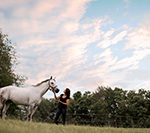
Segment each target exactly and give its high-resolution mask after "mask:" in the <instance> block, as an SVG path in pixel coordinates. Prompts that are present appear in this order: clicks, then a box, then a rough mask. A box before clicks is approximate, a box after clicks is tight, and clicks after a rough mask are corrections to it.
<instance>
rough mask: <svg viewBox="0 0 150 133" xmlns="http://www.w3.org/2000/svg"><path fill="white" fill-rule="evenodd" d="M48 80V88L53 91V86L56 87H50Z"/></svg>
mask: <svg viewBox="0 0 150 133" xmlns="http://www.w3.org/2000/svg"><path fill="white" fill-rule="evenodd" d="M50 80H51V79H50ZM50 80H49V81H48V89H50V90H52V91H54V88H56V86H55V87H52V86H51V85H50Z"/></svg>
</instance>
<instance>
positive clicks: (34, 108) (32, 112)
mask: <svg viewBox="0 0 150 133" xmlns="http://www.w3.org/2000/svg"><path fill="white" fill-rule="evenodd" d="M37 107H38V106H34V107H33V108H32V111H31V115H30V121H32V117H33V115H34V113H35V111H36V109H37Z"/></svg>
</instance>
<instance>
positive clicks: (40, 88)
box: [0, 76, 59, 121]
mask: <svg viewBox="0 0 150 133" xmlns="http://www.w3.org/2000/svg"><path fill="white" fill-rule="evenodd" d="M48 90H51V91H55V92H56V93H57V92H59V89H58V88H57V85H56V81H55V79H53V78H52V76H51V78H50V79H47V80H44V81H42V82H41V83H38V84H37V85H33V86H31V87H27V88H19V87H16V86H6V87H3V88H1V89H0V110H1V111H2V119H5V117H6V111H7V109H8V108H9V105H10V104H9V102H7V101H10V100H11V101H12V102H13V103H15V104H18V105H27V106H29V107H28V113H27V120H30V121H32V116H33V114H34V113H35V111H36V109H37V107H38V105H39V104H40V103H41V100H42V96H43V95H44V94H45V93H46V92H47V91H48Z"/></svg>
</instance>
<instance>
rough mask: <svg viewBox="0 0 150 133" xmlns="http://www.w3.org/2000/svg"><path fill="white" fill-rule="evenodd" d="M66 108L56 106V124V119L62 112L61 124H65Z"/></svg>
mask: <svg viewBox="0 0 150 133" xmlns="http://www.w3.org/2000/svg"><path fill="white" fill-rule="evenodd" d="M66 110H67V109H66V108H58V109H57V113H56V117H55V123H56V124H57V123H58V122H57V120H58V118H59V116H60V115H61V114H62V124H63V125H65V122H66Z"/></svg>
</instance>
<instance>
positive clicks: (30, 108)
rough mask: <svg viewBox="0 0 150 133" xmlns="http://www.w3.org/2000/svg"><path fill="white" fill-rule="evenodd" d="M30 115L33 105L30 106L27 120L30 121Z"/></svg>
mask: <svg viewBox="0 0 150 133" xmlns="http://www.w3.org/2000/svg"><path fill="white" fill-rule="evenodd" d="M30 115H31V106H29V107H28V113H27V121H29V119H30Z"/></svg>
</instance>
